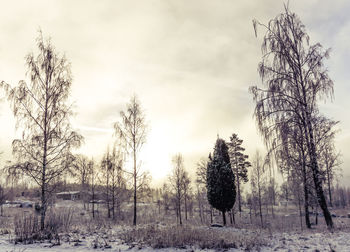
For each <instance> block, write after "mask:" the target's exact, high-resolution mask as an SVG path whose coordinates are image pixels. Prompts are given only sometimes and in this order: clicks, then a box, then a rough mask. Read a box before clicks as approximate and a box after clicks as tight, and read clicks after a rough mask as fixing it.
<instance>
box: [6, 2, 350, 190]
mask: <svg viewBox="0 0 350 252" xmlns="http://www.w3.org/2000/svg"><path fill="white" fill-rule="evenodd" d="M0 4H1V15H0V34H1V37H0V38H1V39H0V80H5V81H7V82H8V83H11V84H12V85H15V84H17V82H18V81H19V80H21V79H24V78H25V72H26V68H25V65H24V57H25V55H26V54H28V53H29V52H31V51H33V50H35V49H36V44H35V38H36V37H37V35H38V33H37V30H38V28H39V27H41V29H42V31H43V33H44V36H50V37H51V38H52V42H53V44H54V45H55V47H56V49H57V51H59V52H62V53H65V54H66V56H67V58H68V59H69V61H70V62H71V64H72V72H73V77H74V82H73V86H72V96H71V98H72V100H74V101H75V104H76V108H75V111H76V112H77V115H76V117H75V118H74V119H73V120H72V122H73V125H74V127H76V128H77V129H78V130H79V131H80V132H81V134H83V136H84V137H85V144H84V146H82V148H81V149H80V150H79V152H81V153H84V154H86V155H88V156H93V157H95V159H99V158H100V157H101V155H102V154H103V153H104V152H105V150H106V148H107V145H108V144H110V143H112V137H111V136H112V133H113V130H112V124H113V122H115V121H116V120H117V119H118V118H119V111H120V110H122V109H124V108H125V104H126V102H127V101H128V100H129V98H130V96H131V95H132V94H133V93H136V94H137V95H138V97H139V99H140V100H141V102H142V105H143V107H144V109H145V113H146V116H147V120H148V122H149V125H150V131H149V134H148V141H147V144H146V145H145V146H144V152H143V166H144V168H145V169H148V170H149V171H150V172H151V174H152V177H153V179H154V180H155V181H160V180H161V179H162V178H164V177H165V176H166V175H167V174H169V172H170V170H171V157H172V156H173V155H174V154H176V153H177V152H181V153H183V155H184V158H185V164H186V168H187V169H188V170H189V171H190V173H194V171H195V168H196V162H197V161H198V160H199V158H200V157H202V156H207V155H208V153H209V152H210V151H212V149H213V146H214V143H215V140H216V136H217V134H219V135H220V136H221V137H223V138H225V139H228V137H229V136H230V135H231V134H232V133H237V134H238V135H239V137H240V138H242V139H243V140H244V147H245V148H246V149H247V153H248V154H253V153H254V152H255V150H256V149H257V148H261V147H262V144H261V140H260V139H261V138H260V137H259V135H258V134H257V130H256V127H255V122H254V119H253V118H252V113H253V108H254V103H253V101H252V97H251V95H250V94H249V93H248V87H249V86H251V85H255V84H260V80H259V77H258V73H257V64H258V62H259V60H260V58H261V52H260V45H261V38H262V32H261V33H260V34H258V35H259V37H258V38H255V36H254V31H253V27H252V19H253V18H257V19H258V20H259V21H261V22H263V23H266V22H267V21H268V20H269V19H271V18H273V17H275V16H276V15H277V14H279V13H280V12H281V11H283V1H277V0H268V1H261V0H257V1H244V0H242V1H232V0H226V1H224V0H223V1H211V0H207V1H205V0H198V1H188V0H173V1H170V0H147V1H146V0H144V1H86V0H84V1H68V0H62V1H39V0H36V1H0ZM289 5H290V8H291V10H292V11H294V12H296V13H297V14H298V15H299V16H300V18H301V20H302V21H303V22H304V24H305V25H306V27H307V31H308V32H309V35H310V36H311V41H313V42H321V44H322V45H323V46H324V47H325V48H328V47H332V49H333V50H332V54H331V59H330V60H329V61H328V62H326V66H327V67H328V68H329V71H330V76H331V78H332V79H333V80H334V82H335V100H334V102H333V103H327V104H322V105H321V107H322V111H323V112H324V113H325V114H327V115H328V116H330V117H331V118H333V119H335V120H340V121H341V123H340V126H339V127H340V128H341V132H340V133H339V135H338V137H337V140H336V144H337V148H338V149H339V150H341V152H342V153H343V161H344V163H343V165H342V168H343V170H344V176H343V178H342V179H343V183H346V182H347V181H349V179H350V168H349V165H350V158H349V155H347V153H348V150H349V147H348V146H349V141H350V119H349V117H348V111H347V110H348V109H349V108H350V100H349V98H348V95H349V94H350V85H348V83H347V81H348V80H349V79H350V74H349V70H348V64H349V56H350V55H349V50H348V45H349V44H350V17H349V15H348V13H349V11H350V2H349V1H346V0H339V1H317V0H309V1H303V0H298V1H290V3H289ZM0 112H1V114H0V120H1V125H0V132H1V134H0V149H1V150H2V151H3V152H4V154H3V157H4V158H5V159H8V158H10V155H11V148H10V146H11V141H12V139H13V136H14V134H15V129H14V120H13V117H12V116H11V113H10V111H9V108H8V105H7V103H6V102H3V103H1V104H0Z"/></svg>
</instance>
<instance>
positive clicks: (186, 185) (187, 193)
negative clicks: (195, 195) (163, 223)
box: [183, 171, 192, 221]
mask: <svg viewBox="0 0 350 252" xmlns="http://www.w3.org/2000/svg"><path fill="white" fill-rule="evenodd" d="M183 191H184V204H185V220H186V221H187V219H188V216H187V212H188V203H189V200H190V199H191V191H192V188H191V179H190V177H189V175H188V172H187V171H185V172H184V178H183Z"/></svg>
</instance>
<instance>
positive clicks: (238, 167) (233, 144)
mask: <svg viewBox="0 0 350 252" xmlns="http://www.w3.org/2000/svg"><path fill="white" fill-rule="evenodd" d="M242 143H243V140H241V139H239V138H238V135H237V134H232V136H231V137H230V142H229V143H228V147H229V156H230V161H231V167H232V170H233V173H234V175H235V178H236V188H237V199H238V211H240V212H242V207H241V183H242V182H243V183H247V182H248V169H247V168H248V167H250V166H251V164H250V162H249V161H248V155H245V154H244V151H245V149H244V148H243V147H242Z"/></svg>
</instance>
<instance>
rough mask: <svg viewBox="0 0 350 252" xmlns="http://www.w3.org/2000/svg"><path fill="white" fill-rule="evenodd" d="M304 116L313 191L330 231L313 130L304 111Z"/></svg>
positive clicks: (329, 215) (330, 220)
mask: <svg viewBox="0 0 350 252" xmlns="http://www.w3.org/2000/svg"><path fill="white" fill-rule="evenodd" d="M305 114H306V118H307V120H306V124H307V125H305V126H307V128H306V129H305V130H307V131H306V132H305V134H306V137H307V144H308V150H309V156H310V161H311V169H312V176H313V180H314V184H315V190H316V196H317V201H318V204H319V205H320V207H321V209H322V211H323V216H324V219H325V221H326V224H327V227H328V228H330V229H332V228H333V220H332V216H331V214H330V212H329V210H328V207H327V202H326V198H325V196H324V192H323V188H322V181H321V174H320V171H319V167H318V163H317V153H316V147H315V142H314V135H313V128H312V124H311V118H310V117H311V116H310V115H309V113H308V112H307V110H306V111H305Z"/></svg>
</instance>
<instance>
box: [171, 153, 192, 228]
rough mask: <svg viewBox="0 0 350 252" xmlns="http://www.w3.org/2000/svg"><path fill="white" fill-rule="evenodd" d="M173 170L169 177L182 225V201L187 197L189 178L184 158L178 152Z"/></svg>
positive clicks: (174, 159)
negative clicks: (186, 190)
mask: <svg viewBox="0 0 350 252" xmlns="http://www.w3.org/2000/svg"><path fill="white" fill-rule="evenodd" d="M172 162H173V170H172V174H171V175H170V177H169V180H170V185H171V187H172V192H173V195H174V198H175V203H176V211H177V216H178V217H179V223H180V225H182V215H181V203H182V201H183V200H184V198H185V189H186V188H185V186H186V185H185V183H186V182H187V181H186V180H187V179H188V175H187V172H186V171H185V167H184V159H183V156H182V154H180V153H179V154H176V155H175V156H174V157H173V159H172Z"/></svg>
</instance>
